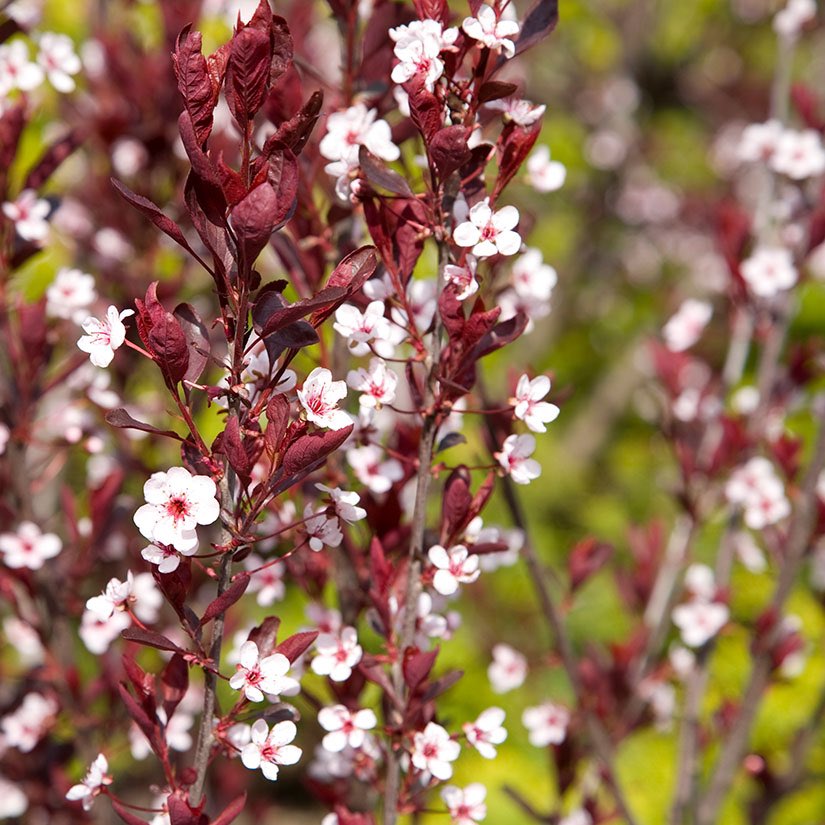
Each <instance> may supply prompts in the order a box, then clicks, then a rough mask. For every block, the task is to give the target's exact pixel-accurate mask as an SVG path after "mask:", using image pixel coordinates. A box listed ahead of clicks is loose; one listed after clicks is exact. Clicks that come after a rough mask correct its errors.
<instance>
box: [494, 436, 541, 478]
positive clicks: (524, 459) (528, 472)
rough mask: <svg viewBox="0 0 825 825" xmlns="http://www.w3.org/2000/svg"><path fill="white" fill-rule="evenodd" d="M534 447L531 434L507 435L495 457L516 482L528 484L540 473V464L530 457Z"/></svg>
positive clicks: (534, 442) (534, 440)
mask: <svg viewBox="0 0 825 825" xmlns="http://www.w3.org/2000/svg"><path fill="white" fill-rule="evenodd" d="M535 449H536V439H535V438H533V436H532V435H508V436H507V438H505V439H504V444H502V446H501V451H500V452H498V453H495V458H496V459H497V460H498V463H499V464H500V465H501V466H502V467H503V468H504V471H505V472H506V473H507V474H508V475H509V476H510V478H512V479H513V481H514V482H515V483H516V484H529V483H530V482H531V481H533V480H534V479H537V478H538V477H539V476H540V475H541V465H540V464H539V463H538V461H536V460H535V459H532V458H530V456H531V455H532V454H533V452H534V450H535Z"/></svg>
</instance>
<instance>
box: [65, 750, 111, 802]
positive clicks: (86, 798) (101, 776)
mask: <svg viewBox="0 0 825 825" xmlns="http://www.w3.org/2000/svg"><path fill="white" fill-rule="evenodd" d="M111 784H112V777H111V776H110V775H109V762H108V760H107V759H106V757H105V756H104V755H103V754H102V753H99V754H98V755H97V757H96V759H95V761H94V762H92V764H91V765H90V766H89V771H88V773H87V774H86V776H85V777H83V781H82V782H79V783H78V784H77V785H72V787H71V788H69V790H68V792H67V794H66V799H68V800H69V801H71V802H81V801H82V803H83V810H84V811H88V810H90V809H91V807H92V805H94V802H95V798H96V797H98V796H100V794H101V793H103V792H104V791H103V789H104V788H105V787H106V786H107V785H111Z"/></svg>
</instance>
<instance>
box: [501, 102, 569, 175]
mask: <svg viewBox="0 0 825 825" xmlns="http://www.w3.org/2000/svg"><path fill="white" fill-rule="evenodd" d="M487 106H488V108H490V109H493V110H495V111H497V112H501V113H502V115H503V117H504V122H505V123H506V122H508V121H512V122H513V123H515V124H516V125H518V126H532V125H533V124H534V123H537V122H538V121H539V120H541V118H542V116H543V115H544V113H545V111H546V110H547V107H546V106H545V105H543V104H542V105H538V106H537V105H536V104H534V103H531V102H530V101H529V100H524V99H523V98H520V97H505V98H501V99H500V100H491V101H490V102H489V103H488V104H487ZM541 148H542V147H539V149H541ZM543 148H545V149H546V148H547V147H543ZM539 149H537V150H536V152H538V151H539ZM534 154H535V152H534ZM546 154H547V159H548V160H549V159H550V150H549V149H547V153H546ZM528 164H529V160H528ZM557 165H558V166H561V164H557ZM561 171H562V182H563V180H564V167H563V166H562V167H561ZM528 172H529V169H528ZM559 186H561V184H559ZM559 186H556V187H555V188H556V189H558V188H559ZM536 188H538V187H536ZM539 191H551V190H539Z"/></svg>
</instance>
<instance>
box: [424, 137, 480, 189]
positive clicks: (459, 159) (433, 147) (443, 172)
mask: <svg viewBox="0 0 825 825" xmlns="http://www.w3.org/2000/svg"><path fill="white" fill-rule="evenodd" d="M468 136H469V132H468V130H467V129H466V128H465V127H464V126H447V127H446V128H444V129H441V130H440V131H438V132H436V133H435V135H434V136H433V138H432V140H431V141H430V142H429V144H428V145H427V151H428V152H429V155H430V158H431V159H432V162H433V164H434V165H435V168H436V170H437V171H438V175H439V177H440V178H441V180H446V179H447V178H448V177H449V176H450V175H452V173H453V172H456V171H457V170H459V169H460V168H461V167H462V166H463V165H464V164H465V163H467V161H468V160H469V159H470V147H469V146H467V137H468Z"/></svg>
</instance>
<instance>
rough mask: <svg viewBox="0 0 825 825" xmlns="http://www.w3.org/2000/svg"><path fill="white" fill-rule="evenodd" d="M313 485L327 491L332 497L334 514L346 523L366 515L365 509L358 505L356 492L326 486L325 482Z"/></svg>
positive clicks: (359, 519) (358, 498) (353, 521)
mask: <svg viewBox="0 0 825 825" xmlns="http://www.w3.org/2000/svg"><path fill="white" fill-rule="evenodd" d="M315 487H316V488H317V489H318V490H321V492H324V493H327V494H328V495H329V497H330V498H331V499H332V506H333V508H334V509H335V515H336V516H338V518H339V519H341V520H342V521H345V522H347V524H354V523H355V522H356V521H361V519H365V518H366V517H367V511H366V510H365V509H364V508H363V507H358V502H359V501H360V500H361V496H359V495H358V493H355V492H351V491H348V490H338V489H334V488H332V487H327V486H326V485H325V484H316V485H315Z"/></svg>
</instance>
